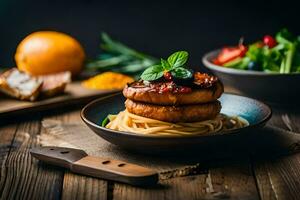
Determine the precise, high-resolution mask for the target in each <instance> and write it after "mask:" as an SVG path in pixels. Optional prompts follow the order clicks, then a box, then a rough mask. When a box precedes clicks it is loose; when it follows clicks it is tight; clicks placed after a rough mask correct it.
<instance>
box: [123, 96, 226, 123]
mask: <svg viewBox="0 0 300 200" xmlns="http://www.w3.org/2000/svg"><path fill="white" fill-rule="evenodd" d="M125 106H126V109H127V110H128V111H129V112H130V113H133V114H136V115H139V116H143V117H147V118H151V119H157V120H160V121H165V122H172V123H178V122H197V121H203V120H208V119H213V118H215V117H216V116H217V115H218V114H219V113H220V110H221V103H220V102H219V101H213V102H210V103H205V104H193V105H184V106H161V105H154V104H147V103H141V102H135V101H132V100H130V99H127V100H126V101H125Z"/></svg>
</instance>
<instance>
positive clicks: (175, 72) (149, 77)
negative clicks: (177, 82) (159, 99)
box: [141, 51, 192, 81]
mask: <svg viewBox="0 0 300 200" xmlns="http://www.w3.org/2000/svg"><path fill="white" fill-rule="evenodd" d="M188 57H189V54H188V52H186V51H177V52H175V53H173V54H172V55H170V56H169V57H168V59H167V60H165V59H163V58H162V59H161V60H160V64H156V65H153V66H151V67H148V68H147V69H146V70H145V71H144V72H143V73H142V75H141V79H142V80H144V81H154V80H157V79H159V78H161V77H163V75H164V73H166V72H170V73H171V74H172V76H174V77H176V78H180V79H185V78H189V77H190V76H191V74H192V72H191V71H190V70H188V69H186V68H185V64H186V62H187V60H188Z"/></svg>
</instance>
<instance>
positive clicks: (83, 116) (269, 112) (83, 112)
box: [80, 93, 272, 139]
mask: <svg viewBox="0 0 300 200" xmlns="http://www.w3.org/2000/svg"><path fill="white" fill-rule="evenodd" d="M121 94H122V93H116V94H112V95H109V96H105V97H101V98H98V99H95V100H93V101H91V102H90V103H88V104H87V105H85V106H84V107H83V108H82V110H81V112H80V117H81V119H82V120H83V121H84V123H86V124H87V125H88V126H91V127H93V128H96V129H100V130H101V131H104V132H112V133H116V134H120V135H123V136H130V137H135V138H140V139H145V138H148V139H151V138H152V139H192V138H201V137H208V136H218V135H227V134H228V135H231V134H234V133H237V132H240V131H246V130H250V129H253V128H258V127H259V126H260V125H264V124H266V122H268V121H269V119H270V118H271V117H272V109H271V108H270V107H269V106H268V105H267V104H265V103H263V102H262V101H259V100H257V99H253V98H249V97H245V96H241V95H236V94H232V93H224V94H227V95H230V96H238V97H242V98H245V99H248V100H251V101H254V102H256V104H258V105H261V106H263V107H264V109H266V110H267V114H266V116H264V118H263V119H262V120H261V121H259V122H257V123H255V124H251V125H249V126H246V127H243V128H239V129H234V130H228V131H223V132H216V133H209V134H200V135H191V136H188V135H187V136H172V135H162V136H154V135H142V134H136V133H132V132H125V131H116V130H112V129H108V128H105V127H102V126H101V125H98V124H96V123H94V122H92V121H91V120H89V119H88V118H87V110H88V109H90V107H93V106H95V105H97V104H99V102H101V101H103V100H105V99H107V98H113V97H114V96H118V95H121Z"/></svg>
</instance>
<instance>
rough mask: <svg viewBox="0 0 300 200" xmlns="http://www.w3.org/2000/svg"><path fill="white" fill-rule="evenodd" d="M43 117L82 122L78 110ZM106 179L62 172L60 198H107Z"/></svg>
mask: <svg viewBox="0 0 300 200" xmlns="http://www.w3.org/2000/svg"><path fill="white" fill-rule="evenodd" d="M45 119H48V120H49V119H50V120H51V119H52V120H59V121H62V122H66V123H68V122H72V123H83V122H82V120H81V118H80V111H79V110H76V111H71V112H68V113H65V114H62V115H59V116H51V117H47V118H45ZM107 191H108V184H107V181H105V180H101V179H97V178H91V177H87V176H81V175H77V174H74V173H71V172H69V171H66V172H65V174H64V181H63V191H62V199H64V200H66V199H70V200H74V199H83V200H85V199H95V200H98V199H99V200H102V199H107V196H108V194H107Z"/></svg>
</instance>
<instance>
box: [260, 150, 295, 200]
mask: <svg viewBox="0 0 300 200" xmlns="http://www.w3.org/2000/svg"><path fill="white" fill-rule="evenodd" d="M255 174H256V180H257V185H258V188H259V191H260V196H261V199H263V200H265V199H300V179H299V177H300V154H295V155H291V156H288V157H284V158H280V159H276V160H270V161H267V162H256V164H255Z"/></svg>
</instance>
